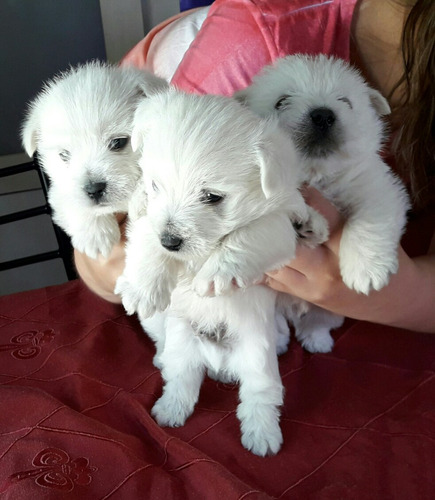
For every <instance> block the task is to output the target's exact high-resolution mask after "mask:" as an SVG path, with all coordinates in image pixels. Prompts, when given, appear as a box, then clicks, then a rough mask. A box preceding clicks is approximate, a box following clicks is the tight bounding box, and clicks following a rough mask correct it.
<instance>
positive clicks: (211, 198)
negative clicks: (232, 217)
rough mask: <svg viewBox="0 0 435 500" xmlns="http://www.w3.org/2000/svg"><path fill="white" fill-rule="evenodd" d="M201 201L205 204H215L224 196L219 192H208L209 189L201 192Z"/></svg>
mask: <svg viewBox="0 0 435 500" xmlns="http://www.w3.org/2000/svg"><path fill="white" fill-rule="evenodd" d="M200 199H201V203H204V204H206V205H216V204H217V203H219V202H221V201H222V200H223V199H224V197H223V196H222V195H220V194H216V193H210V191H203V192H202V194H201V198H200Z"/></svg>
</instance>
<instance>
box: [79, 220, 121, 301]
mask: <svg viewBox="0 0 435 500" xmlns="http://www.w3.org/2000/svg"><path fill="white" fill-rule="evenodd" d="M117 220H118V224H119V229H120V231H121V240H120V242H119V243H117V244H115V245H114V247H113V249H112V251H111V252H110V254H109V255H108V257H103V256H102V255H98V256H97V258H96V259H91V258H90V257H88V256H87V255H86V254H84V253H82V252H79V251H78V250H77V249H74V262H75V266H76V269H77V272H78V274H79V276H80V277H81V279H82V280H83V281H84V282H85V283H86V285H87V286H88V287H89V288H90V289H91V290H92V291H93V292H94V293H96V294H97V295H99V296H100V297H102V298H103V299H105V300H107V301H109V302H113V303H116V304H120V303H121V298H120V297H119V296H118V295H115V293H114V289H115V284H116V281H117V279H118V277H119V276H120V275H121V274H122V272H123V270H124V266H125V239H126V236H125V230H126V224H127V216H126V215H125V214H118V215H117Z"/></svg>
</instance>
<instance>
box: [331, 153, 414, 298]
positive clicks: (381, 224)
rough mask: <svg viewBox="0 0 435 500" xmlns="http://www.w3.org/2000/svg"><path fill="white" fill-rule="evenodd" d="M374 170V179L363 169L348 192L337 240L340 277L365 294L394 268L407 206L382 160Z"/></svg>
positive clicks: (385, 280)
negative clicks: (353, 186)
mask: <svg viewBox="0 0 435 500" xmlns="http://www.w3.org/2000/svg"><path fill="white" fill-rule="evenodd" d="M377 173H378V175H377V176H376V179H375V180H373V176H372V175H369V174H371V172H367V173H364V175H361V176H360V177H359V178H358V179H357V185H356V186H355V189H353V190H352V191H351V192H348V194H349V196H351V197H352V199H351V201H350V203H349V202H348V208H347V212H348V213H349V217H348V219H347V220H346V222H345V225H344V228H343V234H342V237H341V242H340V253H339V259H340V271H341V275H342V278H343V281H344V283H345V284H346V285H347V286H348V287H349V288H353V289H354V290H356V291H357V292H360V293H364V294H368V293H369V292H370V290H372V289H374V290H380V289H381V288H382V287H384V286H385V285H387V283H388V281H389V278H390V275H391V274H393V273H395V272H396V271H397V269H398V257H397V248H398V245H399V242H400V237H401V235H402V232H403V229H404V227H405V224H406V211H407V209H408V199H407V196H406V193H405V191H404V189H403V187H402V185H401V184H400V183H399V182H398V181H397V180H395V178H394V177H393V176H392V175H391V174H390V173H389V172H387V171H385V166H384V164H383V163H382V162H379V169H378V172H377ZM349 185H350V184H349Z"/></svg>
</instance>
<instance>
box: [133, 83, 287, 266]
mask: <svg viewBox="0 0 435 500" xmlns="http://www.w3.org/2000/svg"><path fill="white" fill-rule="evenodd" d="M273 131H275V132H277V134H279V132H280V131H279V129H278V126H277V124H276V123H275V124H273V123H271V122H269V121H267V120H262V119H260V118H259V117H258V116H256V115H254V114H253V113H252V112H250V111H249V110H248V109H246V108H244V107H242V106H241V105H240V104H239V103H237V102H236V101H234V100H232V99H229V98H224V97H219V96H211V95H207V96H198V95H188V94H183V93H181V92H177V91H175V90H170V91H169V92H166V93H162V94H159V95H156V96H152V97H150V98H149V99H146V100H144V102H143V103H142V104H141V105H140V106H139V108H138V110H137V112H136V115H135V123H134V130H133V136H132V142H133V146H134V147H135V146H136V147H139V148H141V149H142V150H143V151H144V152H145V154H144V156H143V157H142V159H141V161H140V166H141V167H142V169H143V180H144V182H145V186H146V191H147V215H148V217H149V220H150V223H151V225H152V227H153V230H154V234H155V236H156V238H158V240H159V241H160V243H161V245H162V247H163V248H164V249H165V250H166V251H168V252H170V253H171V255H172V256H173V257H174V258H177V259H180V260H194V259H200V258H204V257H206V256H208V255H209V254H210V253H211V252H212V251H213V250H214V249H215V248H216V247H217V246H218V245H219V244H220V242H221V241H222V240H223V239H224V238H225V236H226V235H228V234H229V233H231V232H232V231H234V230H235V229H237V228H240V227H243V226H244V225H246V224H247V223H248V222H249V221H251V220H254V219H256V218H257V217H259V216H260V215H261V214H262V213H264V211H265V210H267V209H268V207H271V206H274V204H275V203H277V201H276V200H277V199H279V197H280V193H281V192H283V191H285V192H286V193H287V192H289V191H291V189H292V187H291V186H292V183H295V182H296V180H295V179H293V180H290V181H289V182H288V186H289V187H288V189H287V188H286V187H285V183H286V180H285V179H284V177H285V175H287V172H291V168H287V162H290V163H291V162H292V161H294V159H293V157H294V155H295V153H294V149H292V148H289V146H288V143H289V141H288V139H287V138H285V142H286V146H284V145H282V147H283V148H285V153H284V152H283V153H282V157H285V162H284V161H283V160H282V159H281V158H279V157H278V156H277V155H276V153H275V152H276V150H277V149H278V145H277V141H276V140H275V134H274V133H273ZM282 142H284V140H283V141H282ZM280 146H281V145H280Z"/></svg>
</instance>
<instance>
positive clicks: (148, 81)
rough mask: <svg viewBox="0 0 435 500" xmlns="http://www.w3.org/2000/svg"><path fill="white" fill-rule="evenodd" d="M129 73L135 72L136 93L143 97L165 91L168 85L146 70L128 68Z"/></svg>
mask: <svg viewBox="0 0 435 500" xmlns="http://www.w3.org/2000/svg"><path fill="white" fill-rule="evenodd" d="M128 70H129V71H135V72H136V76H137V81H138V93H139V94H140V95H142V96H144V97H148V96H149V95H153V94H156V93H158V92H160V91H162V90H166V89H167V88H168V87H169V84H168V82H167V81H166V80H164V79H163V78H160V77H159V76H156V75H154V74H153V73H151V72H150V71H147V70H139V69H137V68H131V67H129V68H128Z"/></svg>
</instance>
